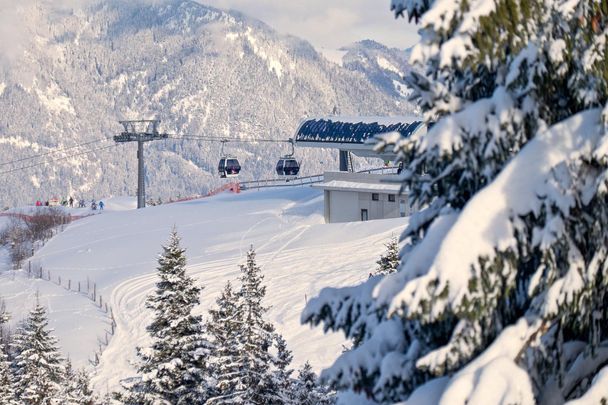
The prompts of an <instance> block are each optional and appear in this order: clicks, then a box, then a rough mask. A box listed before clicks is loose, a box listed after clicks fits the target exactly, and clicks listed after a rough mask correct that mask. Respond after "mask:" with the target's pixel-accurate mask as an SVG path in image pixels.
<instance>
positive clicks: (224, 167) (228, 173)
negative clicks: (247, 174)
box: [217, 156, 241, 179]
mask: <svg viewBox="0 0 608 405" xmlns="http://www.w3.org/2000/svg"><path fill="white" fill-rule="evenodd" d="M217 171H218V173H219V175H220V177H221V178H223V179H225V178H227V177H236V176H238V175H239V173H240V171H241V165H240V163H239V161H238V159H237V158H235V157H230V156H225V157H222V158H220V162H219V163H218V165H217Z"/></svg>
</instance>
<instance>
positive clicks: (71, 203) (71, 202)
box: [68, 196, 74, 208]
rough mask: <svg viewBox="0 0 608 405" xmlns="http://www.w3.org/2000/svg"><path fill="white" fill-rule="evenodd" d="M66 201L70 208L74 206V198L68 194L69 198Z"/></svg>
mask: <svg viewBox="0 0 608 405" xmlns="http://www.w3.org/2000/svg"><path fill="white" fill-rule="evenodd" d="M68 202H69V203H70V208H73V207H74V198H73V197H71V196H70V199H69V200H68Z"/></svg>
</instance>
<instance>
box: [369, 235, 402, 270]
mask: <svg viewBox="0 0 608 405" xmlns="http://www.w3.org/2000/svg"><path fill="white" fill-rule="evenodd" d="M376 264H377V265H378V267H377V268H376V271H375V272H374V273H373V275H374V276H386V275H387V274H392V273H394V272H396V271H397V268H398V267H399V240H398V239H397V238H396V237H392V238H391V239H390V240H389V241H388V243H387V244H386V252H384V254H383V255H382V256H380V259H379V260H378V261H377V262H376Z"/></svg>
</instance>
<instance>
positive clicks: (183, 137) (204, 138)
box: [167, 134, 293, 143]
mask: <svg viewBox="0 0 608 405" xmlns="http://www.w3.org/2000/svg"><path fill="white" fill-rule="evenodd" d="M167 139H174V140H184V141H203V142H226V143H228V142H233V143H263V142H267V143H293V142H292V141H291V140H283V139H240V138H222V137H217V136H199V135H178V136H175V135H171V134H169V137H168V138H167Z"/></svg>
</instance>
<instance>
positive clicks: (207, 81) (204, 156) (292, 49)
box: [0, 0, 411, 207]
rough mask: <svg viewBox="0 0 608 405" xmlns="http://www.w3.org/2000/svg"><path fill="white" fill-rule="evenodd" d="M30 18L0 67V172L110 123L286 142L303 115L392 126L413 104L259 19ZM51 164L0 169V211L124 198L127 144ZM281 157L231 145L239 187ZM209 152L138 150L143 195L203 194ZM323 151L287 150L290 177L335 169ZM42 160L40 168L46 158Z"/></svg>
mask: <svg viewBox="0 0 608 405" xmlns="http://www.w3.org/2000/svg"><path fill="white" fill-rule="evenodd" d="M48 7H49V6H48V4H47V3H44V2H43V3H41V4H38V5H37V6H32V7H31V9H28V12H27V18H28V19H27V21H25V22H23V23H24V24H25V27H24V29H25V30H26V31H27V32H30V33H31V38H30V39H29V40H28V42H27V43H26V45H25V47H26V54H25V56H24V57H23V58H21V59H15V60H12V61H11V62H10V64H9V65H8V66H7V65H6V64H4V65H2V66H0V156H3V158H2V161H1V162H0V164H1V163H3V162H7V161H13V160H18V159H22V158H24V157H27V156H30V155H32V154H44V153H47V152H49V151H51V150H54V149H58V148H64V147H70V146H72V145H76V144H80V143H83V142H90V141H93V140H97V139H100V138H104V137H111V136H112V135H114V134H116V133H118V132H120V131H121V130H122V128H121V127H120V126H119V125H118V123H117V121H118V120H120V119H138V118H152V117H156V118H160V119H161V120H162V128H161V129H162V130H163V131H165V132H170V133H179V134H196V135H203V136H207V135H208V136H228V137H237V138H245V139H249V140H251V139H261V138H266V139H267V138H273V139H286V138H288V137H289V136H291V135H292V134H293V132H294V131H295V129H296V127H297V124H298V122H299V121H300V120H301V119H302V118H303V117H305V116H309V115H316V114H324V115H326V114H328V113H331V112H332V111H334V108H337V110H338V111H340V112H341V113H342V114H360V115H370V114H371V115H376V114H403V113H406V112H408V111H409V110H411V106H409V105H408V104H407V103H404V102H403V98H401V97H400V96H399V95H397V94H395V92H394V91H393V90H390V89H388V90H387V89H386V88H385V87H384V86H382V85H378V82H377V81H373V80H370V79H369V77H368V76H366V74H364V73H362V72H360V71H355V70H352V69H347V68H344V67H340V66H337V65H336V64H334V63H331V62H329V61H327V60H326V59H325V58H323V57H322V56H320V55H319V54H318V53H317V51H315V49H314V48H313V47H312V46H311V45H310V44H309V43H307V42H305V41H303V40H300V39H297V38H294V37H290V36H282V35H279V34H277V33H276V32H275V31H273V30H272V29H271V28H270V27H268V26H267V25H265V24H263V23H261V22H260V21H257V20H254V19H252V18H249V17H246V16H244V15H242V14H239V13H237V12H232V11H230V12H228V11H221V10H218V9H215V8H211V7H206V6H203V5H200V4H198V3H195V2H192V1H187V0H179V1H173V2H168V3H167V2H163V3H158V4H154V5H144V4H143V3H140V2H134V3H133V4H131V2H119V1H109V2H98V3H93V5H91V6H90V7H88V8H87V9H86V10H77V11H74V12H72V13H61V14H59V15H58V14H57V13H53V12H52V11H50V10H49V9H48ZM106 145H107V146H110V145H112V142H111V141H106V142H102V143H95V144H91V145H89V146H86V147H84V148H82V149H73V150H70V151H66V152H65V153H64V154H60V155H57V158H58V159H56V160H55V161H53V162H48V161H47V163H46V164H44V165H41V166H35V167H31V168H28V169H27V170H23V171H16V172H12V173H6V172H7V171H9V170H11V169H14V168H19V167H24V166H33V165H35V164H36V163H38V162H39V160H36V161H29V160H28V161H22V162H18V163H16V164H12V165H2V166H0V173H2V176H3V179H4V181H2V182H1V183H0V207H4V206H14V205H16V204H18V203H19V204H24V203H27V202H31V201H34V200H35V199H37V198H41V199H48V198H50V197H53V196H55V195H58V196H61V195H66V194H71V195H76V196H79V197H80V196H81V197H84V198H88V199H90V198H95V197H98V196H102V195H103V196H109V195H133V194H134V192H135V187H136V159H135V145H133V144H130V145H121V146H119V147H112V148H110V149H109V150H103V151H97V152H95V153H93V154H90V155H79V156H74V157H71V158H65V157H66V156H71V155H74V154H76V153H80V152H83V151H86V150H88V149H93V148H99V147H103V146H106ZM285 149H286V148H285V147H284V146H279V145H271V146H270V147H269V146H268V144H254V145H251V144H232V145H228V147H227V151H228V152H230V153H236V154H238V155H239V158H240V159H241V163H242V165H243V178H244V179H251V178H256V177H260V176H263V177H268V176H269V175H272V168H273V166H274V164H275V158H276V157H278V155H280V154H283V153H285V152H286V150H285ZM219 153H220V152H219V145H218V144H217V143H208V142H197V141H176V140H168V141H162V142H157V143H154V144H149V145H147V152H146V155H147V182H148V187H147V191H148V195H150V196H152V197H154V198H157V197H159V196H160V197H163V198H167V197H169V196H177V195H179V194H181V195H189V194H194V193H202V192H204V191H205V190H206V189H208V188H209V187H214V186H216V185H217V184H218V183H219V179H217V176H216V175H215V167H216V165H217V160H218V157H219ZM334 155H336V154H335V153H333V154H330V153H329V152H321V151H317V150H298V151H297V156H298V158H300V159H302V160H303V169H302V174H303V175H305V174H311V173H318V172H320V171H322V168H323V167H325V166H326V165H330V164H331V165H334V164H335V161H336V159H337V156H334ZM47 158H48V156H47Z"/></svg>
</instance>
